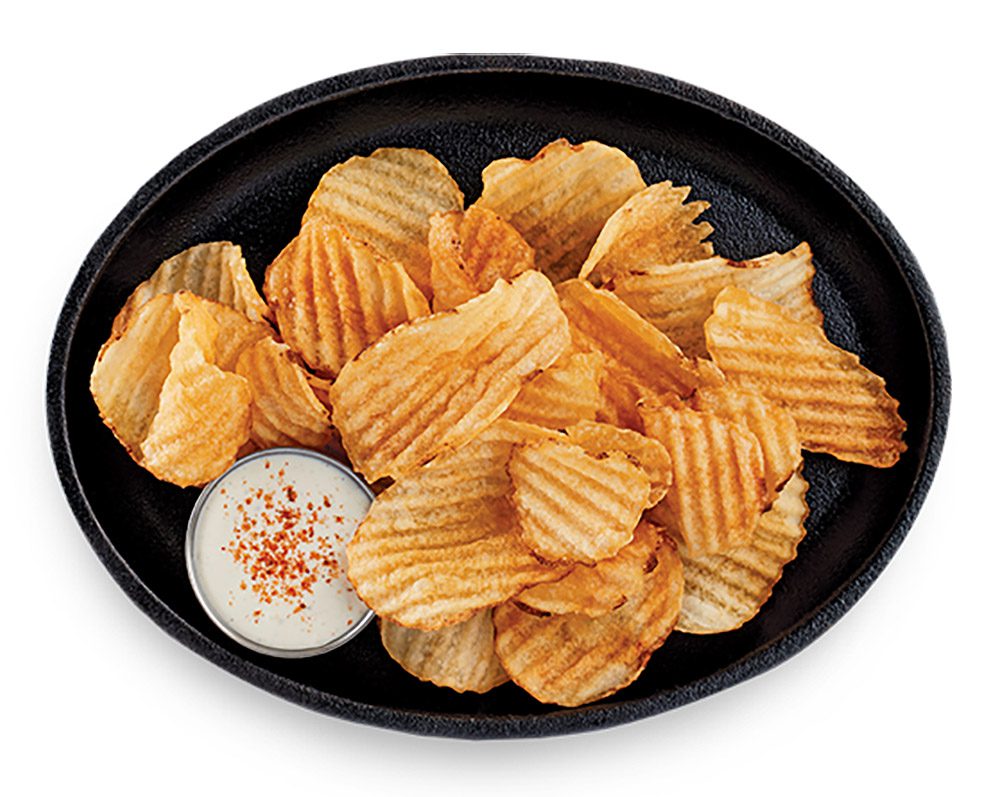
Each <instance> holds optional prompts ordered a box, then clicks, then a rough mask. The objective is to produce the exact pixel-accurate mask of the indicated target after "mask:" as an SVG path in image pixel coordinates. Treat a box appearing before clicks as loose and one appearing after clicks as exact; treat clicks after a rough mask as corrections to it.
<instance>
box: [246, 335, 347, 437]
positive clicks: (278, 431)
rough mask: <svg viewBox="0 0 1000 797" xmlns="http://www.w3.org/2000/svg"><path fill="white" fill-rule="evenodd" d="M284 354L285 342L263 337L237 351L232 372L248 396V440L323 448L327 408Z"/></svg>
mask: <svg viewBox="0 0 1000 797" xmlns="http://www.w3.org/2000/svg"><path fill="white" fill-rule="evenodd" d="M289 354H290V352H289V349H288V347H287V346H286V345H285V344H283V343H278V342H277V341H274V340H271V339H269V338H268V339H265V340H261V341H259V342H258V343H256V344H255V345H254V346H251V347H250V348H249V349H247V350H246V351H244V352H243V354H242V355H241V356H240V359H239V362H238V363H237V365H236V373H238V374H239V375H240V376H242V377H243V378H244V379H246V380H247V383H248V384H249V385H250V392H251V394H252V396H253V399H252V405H251V408H250V409H251V417H252V424H251V429H250V440H251V442H253V443H254V444H255V445H256V446H257V447H259V448H277V447H279V446H302V447H304V448H316V449H320V448H324V447H326V446H327V445H328V444H329V443H330V439H331V438H332V436H333V427H332V426H331V424H330V412H329V410H328V409H327V408H326V407H324V406H323V404H322V402H321V401H320V400H319V399H318V398H317V397H316V394H315V393H314V392H313V389H312V387H311V386H310V384H309V377H308V372H307V371H306V370H305V369H304V368H302V367H301V366H299V365H297V364H296V363H294V362H293V361H292V359H291V357H290V356H289Z"/></svg>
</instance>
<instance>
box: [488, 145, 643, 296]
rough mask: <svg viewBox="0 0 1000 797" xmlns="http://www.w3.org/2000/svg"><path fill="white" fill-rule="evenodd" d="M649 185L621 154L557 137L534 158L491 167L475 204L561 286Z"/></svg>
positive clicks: (637, 169) (509, 159)
mask: <svg viewBox="0 0 1000 797" xmlns="http://www.w3.org/2000/svg"><path fill="white" fill-rule="evenodd" d="M645 187H646V183H645V181H644V180H643V179H642V175H641V174H640V173H639V167H638V166H636V165H635V163H634V162H633V161H632V159H631V158H629V157H628V155H626V154H625V153H624V152H622V151H621V150H620V149H617V148H615V147H609V146H607V145H606V144H601V143H600V142H598V141H585V142H584V143H582V144H570V143H569V142H568V141H567V140H566V139H564V138H560V139H558V140H557V141H553V142H552V143H550V144H546V145H545V146H544V147H543V148H542V149H541V150H539V152H538V154H536V155H535V156H534V157H533V158H531V159H530V160H517V159H514V158H503V159H502V160H500V161H494V162H493V163H491V164H490V165H489V166H487V167H486V168H485V169H484V170H483V193H482V195H481V196H480V197H479V199H477V200H476V203H475V204H474V205H473V207H486V208H489V209H490V210H493V211H495V212H496V213H498V214H500V216H502V217H503V218H505V219H506V220H507V221H509V222H510V223H511V224H512V225H513V226H514V228H515V229H516V230H517V231H518V232H519V233H521V235H523V236H524V239H525V240H526V241H527V242H528V243H529V244H530V245H531V246H532V247H533V248H534V250H535V264H536V267H537V268H538V269H539V270H540V271H542V272H543V273H545V274H546V275H548V276H549V277H551V278H552V280H553V281H558V280H563V279H566V278H567V277H570V276H573V275H574V274H576V272H577V270H578V269H579V268H580V265H581V264H582V263H583V261H584V260H585V259H586V257H587V253H588V252H589V251H590V248H591V246H593V244H594V241H596V240H597V236H598V234H599V233H600V231H601V228H602V227H603V226H604V222H606V221H607V220H608V217H610V216H611V214H612V213H614V212H615V211H616V210H617V209H618V208H619V207H621V205H622V203H623V202H625V200H626V199H628V198H629V197H630V196H632V195H633V194H635V193H636V192H638V191H641V190H642V189H643V188H645Z"/></svg>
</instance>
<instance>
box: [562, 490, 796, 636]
mask: <svg viewBox="0 0 1000 797" xmlns="http://www.w3.org/2000/svg"><path fill="white" fill-rule="evenodd" d="M808 489H809V485H808V483H807V482H806V480H805V479H804V478H803V477H802V474H801V472H800V473H796V474H794V475H793V476H792V478H791V479H789V481H788V483H787V484H786V485H785V486H784V487H783V488H782V489H781V493H780V494H779V495H778V499H777V500H776V501H775V502H774V505H773V506H772V507H771V508H770V509H769V510H768V511H767V512H765V513H764V514H763V515H762V516H761V518H760V523H758V524H757V529H756V530H755V531H754V534H753V537H752V539H751V540H750V543H749V544H747V545H744V546H741V547H739V548H734V549H733V550H732V551H730V552H729V553H726V554H716V555H713V556H701V557H697V558H691V557H689V556H686V555H685V554H684V553H681V559H682V561H683V562H684V599H683V601H682V603H681V616H680V619H679V620H678V621H677V630H678V631H686V632H688V633H691V634H718V633H721V632H723V631H732V630H733V629H734V628H739V627H740V626H741V625H743V624H744V623H745V622H747V621H748V620H750V619H751V618H752V617H754V616H755V615H756V614H757V612H758V611H760V607H761V606H763V605H764V604H765V603H766V602H767V599H768V598H769V597H771V590H772V589H773V588H774V585H775V584H776V583H778V579H779V578H781V571H782V569H783V568H784V567H785V565H787V564H788V563H789V562H790V561H792V559H794V558H795V552H796V549H797V548H798V544H799V543H800V542H801V541H802V538H803V537H804V536H805V533H806V527H805V519H806V516H807V515H808V514H809V507H808V505H807V504H806V491H807V490H808ZM556 583H559V582H556Z"/></svg>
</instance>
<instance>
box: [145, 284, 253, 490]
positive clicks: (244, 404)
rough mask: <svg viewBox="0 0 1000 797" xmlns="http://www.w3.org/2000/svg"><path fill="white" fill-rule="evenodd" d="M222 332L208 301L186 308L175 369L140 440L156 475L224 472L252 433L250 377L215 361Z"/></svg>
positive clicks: (176, 479) (201, 479)
mask: <svg viewBox="0 0 1000 797" xmlns="http://www.w3.org/2000/svg"><path fill="white" fill-rule="evenodd" d="M178 295H179V296H181V297H182V298H183V297H184V294H178ZM191 298H194V297H191ZM218 332H219V326H218V324H216V323H215V321H214V319H213V318H212V314H211V312H210V311H209V310H208V309H207V308H205V307H204V305H201V304H200V303H192V304H191V305H190V306H188V307H182V308H181V314H180V320H179V322H178V330H177V334H178V340H177V345H175V346H174V348H173V349H172V350H171V352H170V373H169V374H168V375H167V378H166V380H164V382H163V388H162V390H161V391H160V402H159V407H158V408H157V411H156V415H154V416H153V421H152V423H151V424H150V425H149V431H148V433H147V434H146V438H145V439H144V440H143V441H142V443H141V445H140V450H141V452H142V462H141V463H140V464H141V465H142V466H143V467H144V468H146V470H148V471H149V472H150V473H152V474H153V475H154V476H156V478H158V479H163V480H164V481H168V482H171V483H172V484H176V485H178V486H180V487H190V486H193V485H201V484H206V483H207V482H210V481H211V480H212V479H214V478H216V477H217V476H221V475H222V473H223V471H225V470H226V468H228V467H229V466H230V465H232V464H233V462H235V461H236V454H237V452H238V451H239V450H240V448H241V447H242V446H243V444H244V443H246V441H247V438H248V436H249V434H250V388H249V386H248V385H247V382H246V380H245V379H243V378H242V377H240V376H237V375H236V374H232V373H229V372H227V371H223V370H222V369H221V368H219V367H218V366H216V365H214V364H212V362H211V360H212V356H213V351H212V350H213V348H214V345H215V338H216V336H217V335H218Z"/></svg>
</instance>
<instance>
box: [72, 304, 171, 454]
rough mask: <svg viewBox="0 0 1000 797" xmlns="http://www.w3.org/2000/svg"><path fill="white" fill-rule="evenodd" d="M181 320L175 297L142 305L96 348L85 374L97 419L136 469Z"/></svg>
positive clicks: (165, 377) (168, 369) (158, 402)
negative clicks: (96, 408)
mask: <svg viewBox="0 0 1000 797" xmlns="http://www.w3.org/2000/svg"><path fill="white" fill-rule="evenodd" d="M180 316H181V311H180V308H179V307H178V306H177V303H176V302H175V296H174V295H171V294H167V295H163V296H157V297H155V298H153V299H151V300H150V301H148V302H146V303H145V304H143V305H142V306H141V307H139V308H137V310H136V311H135V312H134V313H132V314H131V316H130V318H129V320H128V323H127V324H126V326H125V328H124V329H123V330H121V331H120V332H118V333H113V334H112V336H111V338H110V339H109V340H108V341H107V343H105V344H104V345H103V346H102V347H101V350H100V352H99V353H98V355H97V360H96V362H95V363H94V368H93V371H91V374H90V392H91V394H92V395H93V397H94V401H95V402H96V403H97V407H98V409H99V410H100V413H101V419H102V420H103V421H104V423H105V425H106V426H107V427H108V428H109V429H111V431H112V432H113V433H114V435H115V437H117V438H118V441H119V442H120V443H121V444H122V445H123V446H125V449H126V450H127V451H128V452H129V455H130V456H131V457H132V458H133V459H135V460H136V462H140V463H141V460H142V454H141V452H140V451H139V446H140V444H141V443H142V441H143V440H144V439H145V438H146V433H147V432H148V431H149V425H150V424H151V423H152V422H153V416H155V415H156V410H157V408H158V407H159V406H160V391H161V390H162V389H163V383H164V382H165V381H166V379H167V375H168V374H169V373H170V352H171V351H173V349H174V346H176V345H177V339H178V338H177V327H178V323H179V322H180Z"/></svg>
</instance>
